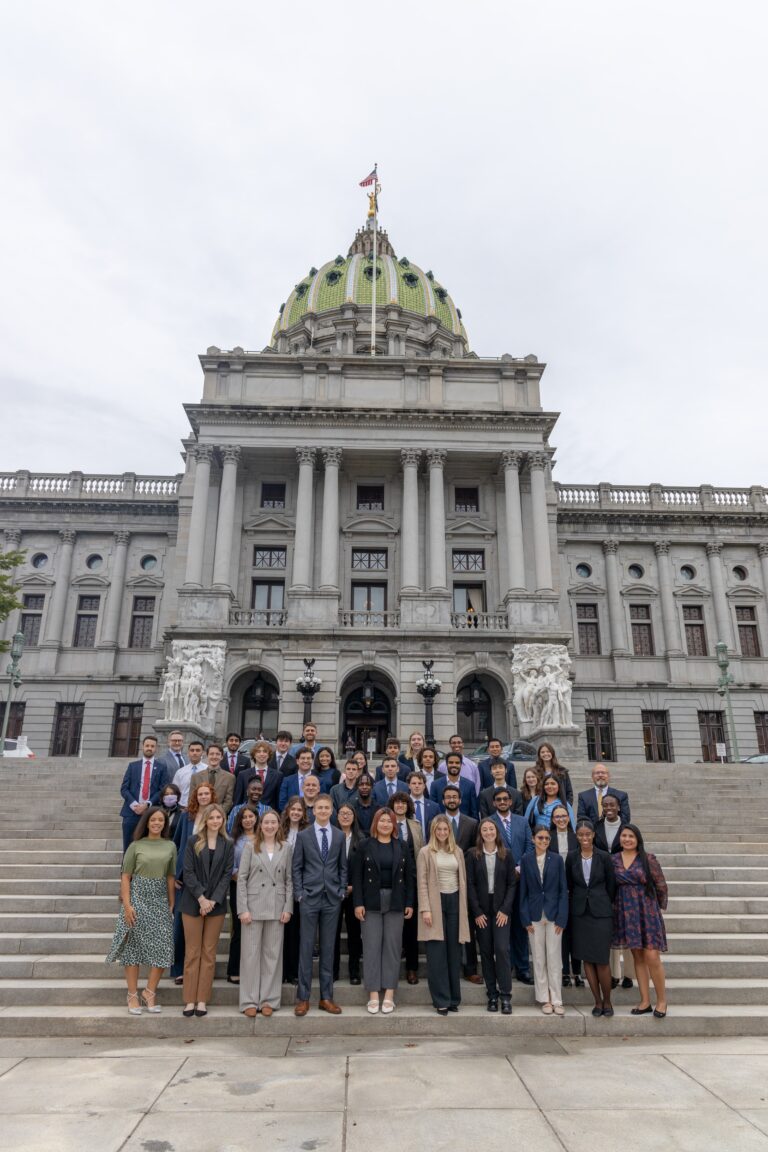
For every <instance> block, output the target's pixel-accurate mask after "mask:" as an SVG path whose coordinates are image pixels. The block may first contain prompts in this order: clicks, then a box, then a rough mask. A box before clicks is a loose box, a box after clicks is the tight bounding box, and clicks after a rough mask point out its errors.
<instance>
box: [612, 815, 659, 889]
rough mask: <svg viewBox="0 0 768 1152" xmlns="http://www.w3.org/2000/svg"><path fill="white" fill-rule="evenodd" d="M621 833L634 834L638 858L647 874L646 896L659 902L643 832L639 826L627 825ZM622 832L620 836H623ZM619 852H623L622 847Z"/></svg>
mask: <svg viewBox="0 0 768 1152" xmlns="http://www.w3.org/2000/svg"><path fill="white" fill-rule="evenodd" d="M621 832H632V833H633V834H634V835H635V837H636V838H637V858H638V860H639V861H640V866H641V867H642V869H643V872H644V873H645V894H646V896H651V897H652V898H653V899H654V900H658V896H657V893H656V885H655V884H654V882H653V876H652V875H651V866H650V864H649V863H648V853H647V852H646V850H645V843H644V842H643V834H642V832H641V831H640V829H639V828H638V826H637V824H625V825H624V827H623V828H622V829H621ZM621 832H620V833H619V835H621ZM619 851H622V848H621V845H619Z"/></svg>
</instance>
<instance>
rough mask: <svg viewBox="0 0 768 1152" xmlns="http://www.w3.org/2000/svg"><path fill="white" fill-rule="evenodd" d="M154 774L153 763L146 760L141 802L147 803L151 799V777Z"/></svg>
mask: <svg viewBox="0 0 768 1152" xmlns="http://www.w3.org/2000/svg"><path fill="white" fill-rule="evenodd" d="M151 775H152V765H151V764H150V762H149V760H145V761H144V775H143V776H142V777H141V802H142V804H146V803H147V801H148V800H149V778H150V776H151Z"/></svg>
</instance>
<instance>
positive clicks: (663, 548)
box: [653, 540, 683, 656]
mask: <svg viewBox="0 0 768 1152" xmlns="http://www.w3.org/2000/svg"><path fill="white" fill-rule="evenodd" d="M653 547H654V549H655V551H656V562H657V564H658V566H659V592H660V594H661V619H662V621H663V624H664V650H665V652H666V654H667V656H682V654H683V649H682V645H681V642H680V624H679V622H678V618H677V612H676V610H675V598H674V595H673V591H674V589H673V580H672V562H671V560H670V558H669V540H657V541H656V542H655V544H654V546H653Z"/></svg>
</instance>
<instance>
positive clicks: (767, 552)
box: [6, 532, 768, 556]
mask: <svg viewBox="0 0 768 1152" xmlns="http://www.w3.org/2000/svg"><path fill="white" fill-rule="evenodd" d="M7 535H8V533H7V532H6V537H7ZM757 554H758V556H768V540H762V541H761V542H760V543H759V544H758V546H757Z"/></svg>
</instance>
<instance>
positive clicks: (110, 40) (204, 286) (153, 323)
mask: <svg viewBox="0 0 768 1152" xmlns="http://www.w3.org/2000/svg"><path fill="white" fill-rule="evenodd" d="M767 26H768V14H767V13H766V8H765V5H764V3H762V2H761V0H754V2H745V0H729V3H728V4H725V3H723V2H721V3H712V2H711V0H697V2H693V0H675V2H674V3H669V0H663V2H662V0H631V2H630V0H618V2H616V0H601V2H598V0H580V2H579V3H573V0H506V2H503V3H502V2H499V3H487V2H483V0H475V2H474V3H472V4H467V3H466V2H464V3H456V2H455V0H443V2H442V3H436V2H435V0H426V2H423V3H421V4H415V3H412V2H411V3H404V2H402V0H391V2H390V3H388V4H386V5H382V4H369V5H365V4H360V3H354V4H353V3H342V2H341V0H325V2H324V3H321V4H319V3H316V2H315V3H306V2H305V0H293V2H292V3H291V4H290V5H285V4H273V5H262V4H257V3H254V2H253V0H247V2H246V0H218V3H217V4H215V5H214V4H211V3H209V2H208V3H201V2H200V0H184V3H180V2H179V0H176V2H175V3H167V2H164V0H153V2H152V3H147V2H146V0H132V2H131V3H108V4H105V3H103V0H99V2H98V3H86V2H84V0H70V2H69V3H67V4H62V3H60V0H56V2H49V0H37V2H33V3H29V4H25V5H21V4H17V5H14V6H10V5H8V6H6V8H5V13H4V15H3V17H2V24H1V25H0V101H1V102H2V107H3V115H2V117H1V118H0V156H1V157H2V169H1V170H2V179H1V180H0V267H1V268H2V276H1V277H0V469H2V470H13V469H16V468H22V467H25V468H30V469H32V470H37V471H67V470H69V469H72V468H79V469H81V470H83V471H86V472H93V471H110V472H121V471H123V470H133V471H137V472H169V473H172V472H175V471H177V470H178V468H179V466H180V459H179V455H178V445H179V439H180V437H181V436H182V435H184V433H185V430H186V421H185V417H184V413H183V411H182V408H181V405H182V402H184V401H194V400H197V399H198V398H199V393H200V387H201V375H200V370H199V365H198V363H197V359H196V357H197V354H198V353H199V352H201V351H203V350H204V349H205V348H206V347H207V346H208V345H210V344H217V345H219V346H220V347H223V348H228V347H233V346H234V345H236V344H242V345H243V346H245V347H247V348H256V349H259V348H262V347H264V345H265V344H266V343H267V340H268V337H269V333H270V331H271V328H272V325H273V322H274V319H275V316H276V314H277V309H278V306H279V305H280V303H281V302H282V301H283V300H284V299H285V298H286V296H287V295H288V292H289V291H290V289H291V287H292V285H293V284H294V283H295V282H296V281H297V280H298V279H299V278H300V277H302V276H303V275H305V274H306V272H307V271H308V270H309V268H310V266H311V265H313V264H315V265H319V264H320V263H321V262H322V261H323V260H326V259H330V258H332V257H333V256H334V255H335V254H336V253H337V252H340V251H346V248H347V247H348V245H349V243H350V241H351V239H352V236H353V234H354V232H355V229H356V228H357V227H358V226H359V224H360V223H361V222H362V220H363V217H364V213H365V208H366V202H365V197H364V194H363V192H362V191H361V190H360V189H359V188H358V186H357V184H358V181H359V180H360V179H361V178H362V177H363V176H364V175H365V174H366V173H367V172H368V171H369V170H370V168H371V167H372V164H373V162H374V161H378V164H379V171H380V175H381V180H382V184H383V193H382V198H381V219H382V224H383V226H385V227H386V228H387V229H388V231H389V235H390V238H391V240H392V242H393V244H394V247H395V250H396V252H397V253H398V255H407V256H409V257H410V258H411V259H412V260H414V261H416V262H417V263H419V264H421V265H422V266H423V267H425V268H432V269H433V270H434V272H435V275H436V276H437V277H438V278H439V279H440V280H441V281H442V282H443V283H444V284H445V285H446V287H448V289H449V290H450V291H451V293H452V294H453V296H454V298H455V300H456V302H457V303H458V305H459V307H460V308H461V309H462V312H463V315H464V319H465V323H466V325H467V329H468V332H469V336H470V340H471V343H472V346H473V348H474V349H475V350H476V351H477V352H479V353H480V354H481V355H482V354H485V355H492V356H497V355H500V354H501V353H503V352H510V353H513V354H515V355H525V354H527V353H529V352H535V353H536V354H537V355H538V356H539V358H540V359H542V360H546V361H547V363H548V369H547V372H546V374H545V376H544V381H543V398H544V405H545V407H547V408H549V409H555V410H558V411H560V412H561V413H562V416H561V418H560V422H559V424H558V427H557V429H556V431H555V435H554V437H553V442H554V443H555V444H556V445H557V448H558V466H557V470H556V476H557V478H559V479H560V480H564V481H572V482H573V481H582V482H596V481H598V480H601V479H603V480H611V481H614V482H631V483H647V482H650V481H652V480H656V481H661V482H663V483H672V484H674V483H703V482H710V483H717V484H733V485H749V484H760V483H765V484H768V476H767V475H766V472H765V468H764V467H763V463H764V460H765V449H764V441H765V425H766V412H767V411H768V402H767V400H766V364H767V363H768V324H767V323H766V317H767V315H768V309H767V308H766V297H767V296H768V291H767V289H766V282H767V281H768V242H767V241H766V212H767V211H768V208H767V206H768V187H767V184H768V180H767V179H766V174H767V173H768V161H767V159H766V133H765V125H766V123H768V107H767V105H768V96H767V92H768V88H767V86H766V84H765V55H764V53H765V43H766V35H765V34H766V28H767Z"/></svg>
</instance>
